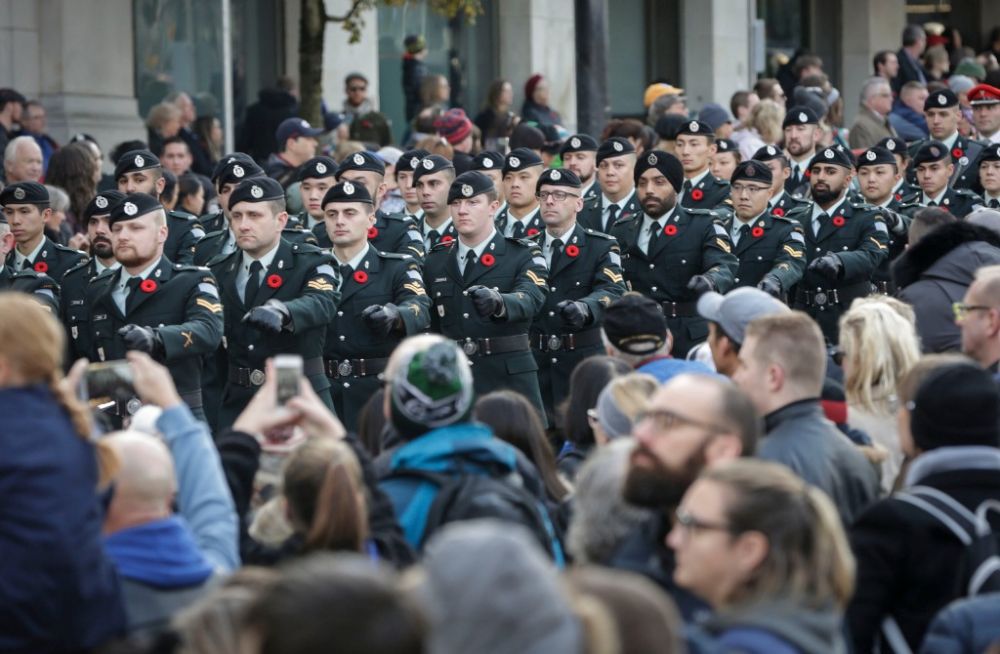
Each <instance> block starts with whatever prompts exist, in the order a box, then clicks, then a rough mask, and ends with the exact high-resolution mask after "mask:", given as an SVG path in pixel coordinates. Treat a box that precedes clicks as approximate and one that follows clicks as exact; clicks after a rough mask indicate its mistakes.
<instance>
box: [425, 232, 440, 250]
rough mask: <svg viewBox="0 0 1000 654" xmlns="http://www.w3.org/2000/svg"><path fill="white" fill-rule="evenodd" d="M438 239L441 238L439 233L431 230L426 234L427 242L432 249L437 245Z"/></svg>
mask: <svg viewBox="0 0 1000 654" xmlns="http://www.w3.org/2000/svg"><path fill="white" fill-rule="evenodd" d="M439 238H441V233H440V232H439V231H438V230H436V229H432V230H431V231H429V232H427V240H428V241H430V244H431V247H434V246H435V245H437V244H438V239H439Z"/></svg>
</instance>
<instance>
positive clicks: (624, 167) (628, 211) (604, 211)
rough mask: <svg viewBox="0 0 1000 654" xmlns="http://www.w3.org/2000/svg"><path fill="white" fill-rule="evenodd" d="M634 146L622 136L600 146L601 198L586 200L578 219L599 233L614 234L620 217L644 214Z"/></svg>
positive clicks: (598, 172)
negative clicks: (637, 185) (612, 230)
mask: <svg viewBox="0 0 1000 654" xmlns="http://www.w3.org/2000/svg"><path fill="white" fill-rule="evenodd" d="M634 171H635V148H634V147H633V146H632V143H631V142H630V141H629V140H628V139H625V138H621V137H620V136H613V137H611V138H609V139H608V140H607V141H605V142H604V143H601V145H600V147H599V148H597V183H598V184H599V185H600V187H601V194H600V197H596V198H594V199H592V200H588V201H586V202H584V203H583V210H582V211H581V212H580V213H579V214H577V217H576V221H577V222H578V223H580V224H581V225H583V226H584V227H586V228H587V229H593V230H594V231H597V232H604V233H605V234H610V233H611V228H612V227H613V226H614V224H615V223H616V222H617V221H618V220H619V219H628V218H631V217H633V216H640V215H642V207H641V206H640V205H639V196H638V194H637V193H636V191H635V181H634V180H633V177H634V175H633V172H634Z"/></svg>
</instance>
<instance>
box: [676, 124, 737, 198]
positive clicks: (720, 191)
mask: <svg viewBox="0 0 1000 654" xmlns="http://www.w3.org/2000/svg"><path fill="white" fill-rule="evenodd" d="M676 143H677V145H676V146H675V149H676V153H677V158H678V159H680V162H681V166H682V167H683V168H684V184H683V186H682V187H681V195H680V198H679V199H678V202H680V205H681V206H682V207H684V208H686V209H716V210H719V211H725V212H730V213H731V212H732V203H729V202H727V200H729V182H728V181H726V180H721V179H718V178H717V177H716V176H715V175H713V174H712V170H711V166H712V155H713V154H715V153H716V151H717V150H716V147H715V131H714V130H713V129H712V128H711V127H709V126H708V125H707V124H705V123H703V122H701V121H699V120H692V121H690V122H686V123H684V124H683V125H681V128H680V129H679V130H677V141H676Z"/></svg>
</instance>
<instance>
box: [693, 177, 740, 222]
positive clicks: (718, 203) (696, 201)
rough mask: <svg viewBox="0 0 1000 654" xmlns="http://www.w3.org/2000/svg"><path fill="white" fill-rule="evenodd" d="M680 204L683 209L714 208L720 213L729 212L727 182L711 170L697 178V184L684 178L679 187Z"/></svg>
mask: <svg viewBox="0 0 1000 654" xmlns="http://www.w3.org/2000/svg"><path fill="white" fill-rule="evenodd" d="M680 205H681V206H682V207H684V208H685V209H715V210H716V211H719V212H720V213H723V212H725V213H728V214H731V213H732V202H731V201H730V200H729V182H727V181H725V180H721V179H719V178H718V177H716V176H715V175H713V174H712V173H711V172H709V173H708V174H706V175H705V176H704V177H702V178H701V179H700V180H698V183H697V184H692V183H691V180H687V179H686V180H684V185H683V186H682V187H681V195H680Z"/></svg>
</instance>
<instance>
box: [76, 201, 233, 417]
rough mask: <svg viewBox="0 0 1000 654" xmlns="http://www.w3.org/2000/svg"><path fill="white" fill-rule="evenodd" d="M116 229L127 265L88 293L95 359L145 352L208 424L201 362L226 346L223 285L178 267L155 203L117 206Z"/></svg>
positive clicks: (114, 239)
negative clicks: (169, 251)
mask: <svg viewBox="0 0 1000 654" xmlns="http://www.w3.org/2000/svg"><path fill="white" fill-rule="evenodd" d="M109 222H110V224H111V244H112V247H113V250H114V255H115V259H117V261H118V262H119V263H120V264H121V265H120V266H118V267H115V268H109V269H107V270H105V271H104V272H103V273H101V274H100V275H98V276H97V277H96V278H95V279H94V280H93V281H91V282H90V284H89V285H88V286H87V292H86V305H87V309H86V310H87V315H88V317H89V319H90V322H89V325H88V326H89V334H88V336H87V339H86V345H87V346H88V348H89V350H90V351H89V352H88V354H87V358H89V359H90V360H91V361H114V360H118V359H123V358H125V352H126V351H127V350H139V351H141V352H145V353H146V354H148V355H150V356H151V357H153V358H154V359H156V360H157V361H159V362H161V363H163V364H164V365H165V366H167V368H168V369H169V370H170V375H171V377H173V380H174V384H175V385H176V386H177V392H178V393H180V396H181V398H182V399H183V400H184V402H185V403H187V405H188V406H189V407H190V408H191V411H192V413H194V414H195V416H198V417H201V418H204V412H203V411H202V397H201V357H202V356H203V355H205V354H208V353H210V352H214V351H215V350H216V349H217V348H218V347H219V343H221V341H222V303H221V302H220V301H219V289H218V286H217V285H216V283H215V278H214V277H212V273H210V272H209V271H208V269H206V268H201V267H198V266H192V265H186V264H179V263H177V264H175V263H173V262H171V261H170V260H169V259H168V258H167V257H166V255H164V253H163V247H164V243H165V242H166V240H167V216H166V212H165V211H164V210H163V207H162V206H161V205H160V203H159V201H158V200H156V199H154V198H153V196H151V195H148V194H146V193H129V194H128V195H126V196H125V199H124V200H122V201H120V202H118V203H117V204H116V205H115V206H114V207H112V209H111V214H110V217H109ZM116 408H117V412H116V415H118V416H121V417H124V416H125V415H127V414H129V413H132V411H131V410H130V409H131V408H132V407H122V406H120V405H119V406H117V407H116ZM123 409H125V410H123Z"/></svg>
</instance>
